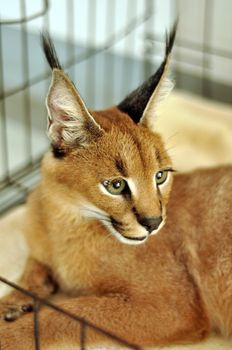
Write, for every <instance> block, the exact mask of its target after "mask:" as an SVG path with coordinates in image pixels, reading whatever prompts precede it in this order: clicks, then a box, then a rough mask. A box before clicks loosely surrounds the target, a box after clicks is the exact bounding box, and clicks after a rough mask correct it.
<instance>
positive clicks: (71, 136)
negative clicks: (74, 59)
mask: <svg viewBox="0 0 232 350" xmlns="http://www.w3.org/2000/svg"><path fill="white" fill-rule="evenodd" d="M41 39H42V46H43V50H44V53H45V56H46V58H47V61H48V63H49V65H50V67H51V68H52V82H51V86H50V88H49V92H48V96H47V100H46V105H47V110H48V136H49V138H50V140H51V143H52V145H53V148H54V150H56V152H55V154H56V155H57V156H58V155H59V156H60V155H63V154H64V153H65V149H67V148H72V147H73V146H75V147H86V146H87V145H88V144H89V143H91V142H92V141H94V140H96V138H98V137H99V136H101V135H102V134H103V130H102V129H101V127H100V125H98V124H97V122H96V121H95V120H94V118H93V117H92V116H91V114H90V113H89V111H88V110H87V108H86V106H85V103H84V101H83V100H82V98H81V97H80V95H79V93H78V91H77V89H76V88H75V86H74V84H73V83H72V81H71V80H70V79H69V77H68V76H67V75H66V74H65V73H64V71H63V70H62V67H61V65H60V62H59V60H58V57H57V54H56V51H55V48H54V45H53V43H52V40H51V39H50V37H49V35H48V34H47V33H44V34H42V36H41Z"/></svg>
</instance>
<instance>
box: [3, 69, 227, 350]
mask: <svg viewBox="0 0 232 350" xmlns="http://www.w3.org/2000/svg"><path fill="white" fill-rule="evenodd" d="M164 73H165V75H166V72H164ZM54 74H55V78H54V79H53V83H52V86H51V88H50V91H49V95H48V100H47V107H48V113H49V115H50V119H51V120H50V124H49V127H50V128H49V129H50V130H49V132H50V138H51V140H52V143H53V146H55V147H58V149H59V150H60V151H62V154H61V156H62V157H61V158H60V157H58V158H56V157H54V155H53V154H52V152H51V151H49V152H48V153H47V154H46V155H45V157H44V160H43V163H42V181H41V183H40V185H39V186H38V187H37V189H36V190H35V191H34V192H33V193H32V194H31V195H30V197H29V199H28V204H27V215H26V220H25V226H24V233H25V237H26V239H27V242H28V244H29V248H30V258H29V260H28V264H27V267H26V271H25V273H24V276H23V279H22V281H21V283H22V285H23V286H26V287H27V288H28V289H29V290H32V291H35V292H37V293H38V294H39V295H41V296H42V297H49V296H50V295H51V294H52V293H53V292H54V288H55V286H56V283H58V285H59V288H60V291H61V292H62V293H64V294H65V297H64V298H63V299H62V300H59V301H58V304H59V305H60V306H61V307H63V308H65V309H66V310H68V311H70V312H72V313H73V314H76V315H78V316H80V317H84V318H85V319H86V320H88V321H90V322H92V323H94V324H96V325H97V326H99V327H102V328H104V329H106V330H108V331H111V332H112V333H115V334H116V335H117V336H120V337H122V338H125V339H126V340H127V341H129V342H132V343H135V344H138V345H140V346H152V345H157V346H158V345H168V344H182V343H190V342H197V341H200V340H203V339H205V338H206V337H207V336H208V334H209V333H210V332H213V331H214V332H219V333H220V334H222V335H224V336H231V335H232V316H231V315H232V297H231V296H232V280H231V273H232V261H231V260H232V258H231V257H232V230H231V226H232V219H231V210H232V201H231V193H232V182H231V178H232V167H222V168H218V169H209V170H199V171H196V172H194V173H190V174H183V175H176V176H175V177H174V186H173V189H172V191H171V187H172V182H173V172H172V171H171V170H172V169H171V167H172V164H171V160H170V157H169V156H168V154H167V152H166V150H165V146H164V144H163V142H162V139H161V137H160V136H159V135H158V134H156V133H155V132H154V130H153V121H152V120H151V119H152V118H153V113H151V110H152V109H153V107H151V108H150V107H149V106H152V105H153V103H152V102H153V99H154V100H156V99H157V94H156V93H155V94H153V95H152V96H151V98H150V100H149V102H148V109H147V111H146V110H145V112H144V113H145V114H143V116H142V118H143V121H146V122H144V123H141V124H135V123H134V122H133V121H132V120H131V119H130V117H129V116H128V115H127V114H125V113H122V112H121V111H120V110H119V109H118V108H116V107H114V108H110V109H108V110H104V111H99V112H93V113H91V114H90V113H89V112H88V111H87V109H86V107H85V105H84V102H83V101H82V100H81V98H80V96H79V94H78V92H77V91H76V90H75V88H74V86H73V84H72V83H71V81H70V80H69V78H68V77H66V76H65V75H64V74H63V73H62V72H60V71H59V70H55V72H54ZM161 80H162V78H161ZM158 90H159V86H158ZM70 123H71V124H70ZM59 156H60V155H59ZM165 169H166V170H167V171H168V178H167V181H166V182H164V183H163V184H162V185H160V186H157V185H156V182H155V175H156V174H157V172H159V171H161V170H165ZM115 178H116V179H118V178H120V179H124V180H126V181H128V184H129V185H130V186H131V188H130V189H131V195H129V197H128V193H127V196H126V195H124V196H123V195H119V196H115V195H112V194H109V193H108V192H107V190H106V189H105V187H104V186H103V183H104V181H106V180H107V181H108V180H112V179H115ZM160 217H162V219H163V223H164V222H165V221H166V223H165V225H164V227H162V224H161V225H160V226H159V227H157V228H156V229H153V231H152V232H150V234H149V230H148V229H147V228H146V225H145V224H143V223H142V221H141V218H146V219H147V218H153V219H154V218H160ZM113 222H116V223H117V225H116V226H115V227H116V228H115V227H113V226H114V225H113ZM158 231H159V233H158ZM114 236H116V237H114ZM141 239H143V241H141ZM142 242H143V243H142ZM124 243H126V244H124ZM51 274H52V279H51V278H50V277H51ZM28 302H29V300H28V299H23V300H22V298H21V297H20V296H19V294H18V293H17V292H14V293H13V294H10V295H9V296H8V297H7V298H6V299H4V300H2V303H1V304H0V318H1V317H2V320H1V321H0V344H1V350H6V349H7V350H11V349H12V350H13V349H15V348H16V344H17V349H19V350H30V349H32V348H33V346H34V340H33V322H32V315H31V314H29V315H23V317H20V316H21V315H22V311H21V310H22V308H21V306H22V305H25V304H26V305H27V304H28ZM9 305H10V308H9ZM12 305H13V307H14V308H15V311H14V317H15V318H18V317H19V319H18V320H17V321H16V322H14V323H12V324H10V325H9V324H7V323H6V322H5V321H4V320H3V318H4V317H5V316H6V314H7V312H10V313H11V314H12V310H11V307H12ZM8 308H9V309H8ZM39 320H40V335H41V338H40V339H41V347H42V348H43V349H49V347H50V346H53V347H57V346H61V345H63V344H64V343H66V344H69V345H70V346H74V345H75V344H79V341H80V339H79V334H80V333H79V332H80V326H79V324H78V323H76V322H73V321H71V320H70V319H68V318H67V317H64V316H62V315H60V314H57V313H56V312H55V311H54V310H52V309H46V308H42V310H41V311H40V317H39ZM87 341H88V345H91V346H93V345H102V344H107V345H111V341H110V340H109V339H108V338H106V337H104V336H103V335H102V334H100V333H96V332H93V331H92V330H88V337H87Z"/></svg>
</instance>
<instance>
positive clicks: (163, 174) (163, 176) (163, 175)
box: [155, 170, 168, 185]
mask: <svg viewBox="0 0 232 350" xmlns="http://www.w3.org/2000/svg"><path fill="white" fill-rule="evenodd" d="M167 177H168V171H167V170H160V171H158V172H157V173H156V174H155V181H156V184H157V185H162V184H163V183H164V182H165V181H166V180H167Z"/></svg>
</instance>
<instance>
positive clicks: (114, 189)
mask: <svg viewBox="0 0 232 350" xmlns="http://www.w3.org/2000/svg"><path fill="white" fill-rule="evenodd" d="M103 186H104V187H105V188H106V189H107V191H108V192H109V193H111V194H114V195H119V194H122V192H123V190H124V189H125V187H126V181H125V180H123V179H113V180H106V181H104V182H103Z"/></svg>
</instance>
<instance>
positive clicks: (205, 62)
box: [201, 0, 213, 97]
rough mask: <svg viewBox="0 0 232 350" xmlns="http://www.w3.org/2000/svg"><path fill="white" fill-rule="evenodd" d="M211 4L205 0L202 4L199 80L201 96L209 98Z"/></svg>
mask: <svg viewBox="0 0 232 350" xmlns="http://www.w3.org/2000/svg"><path fill="white" fill-rule="evenodd" d="M212 2H213V0H211V1H208V0H205V4H204V28H203V46H202V53H203V59H202V68H203V70H202V79H201V90H202V95H203V96H208V97H209V96H210V84H209V80H208V79H207V77H208V74H207V70H208V68H209V61H210V57H209V55H208V51H207V45H206V43H207V42H210V32H211V27H212V23H211V19H212V8H213V6H212Z"/></svg>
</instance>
